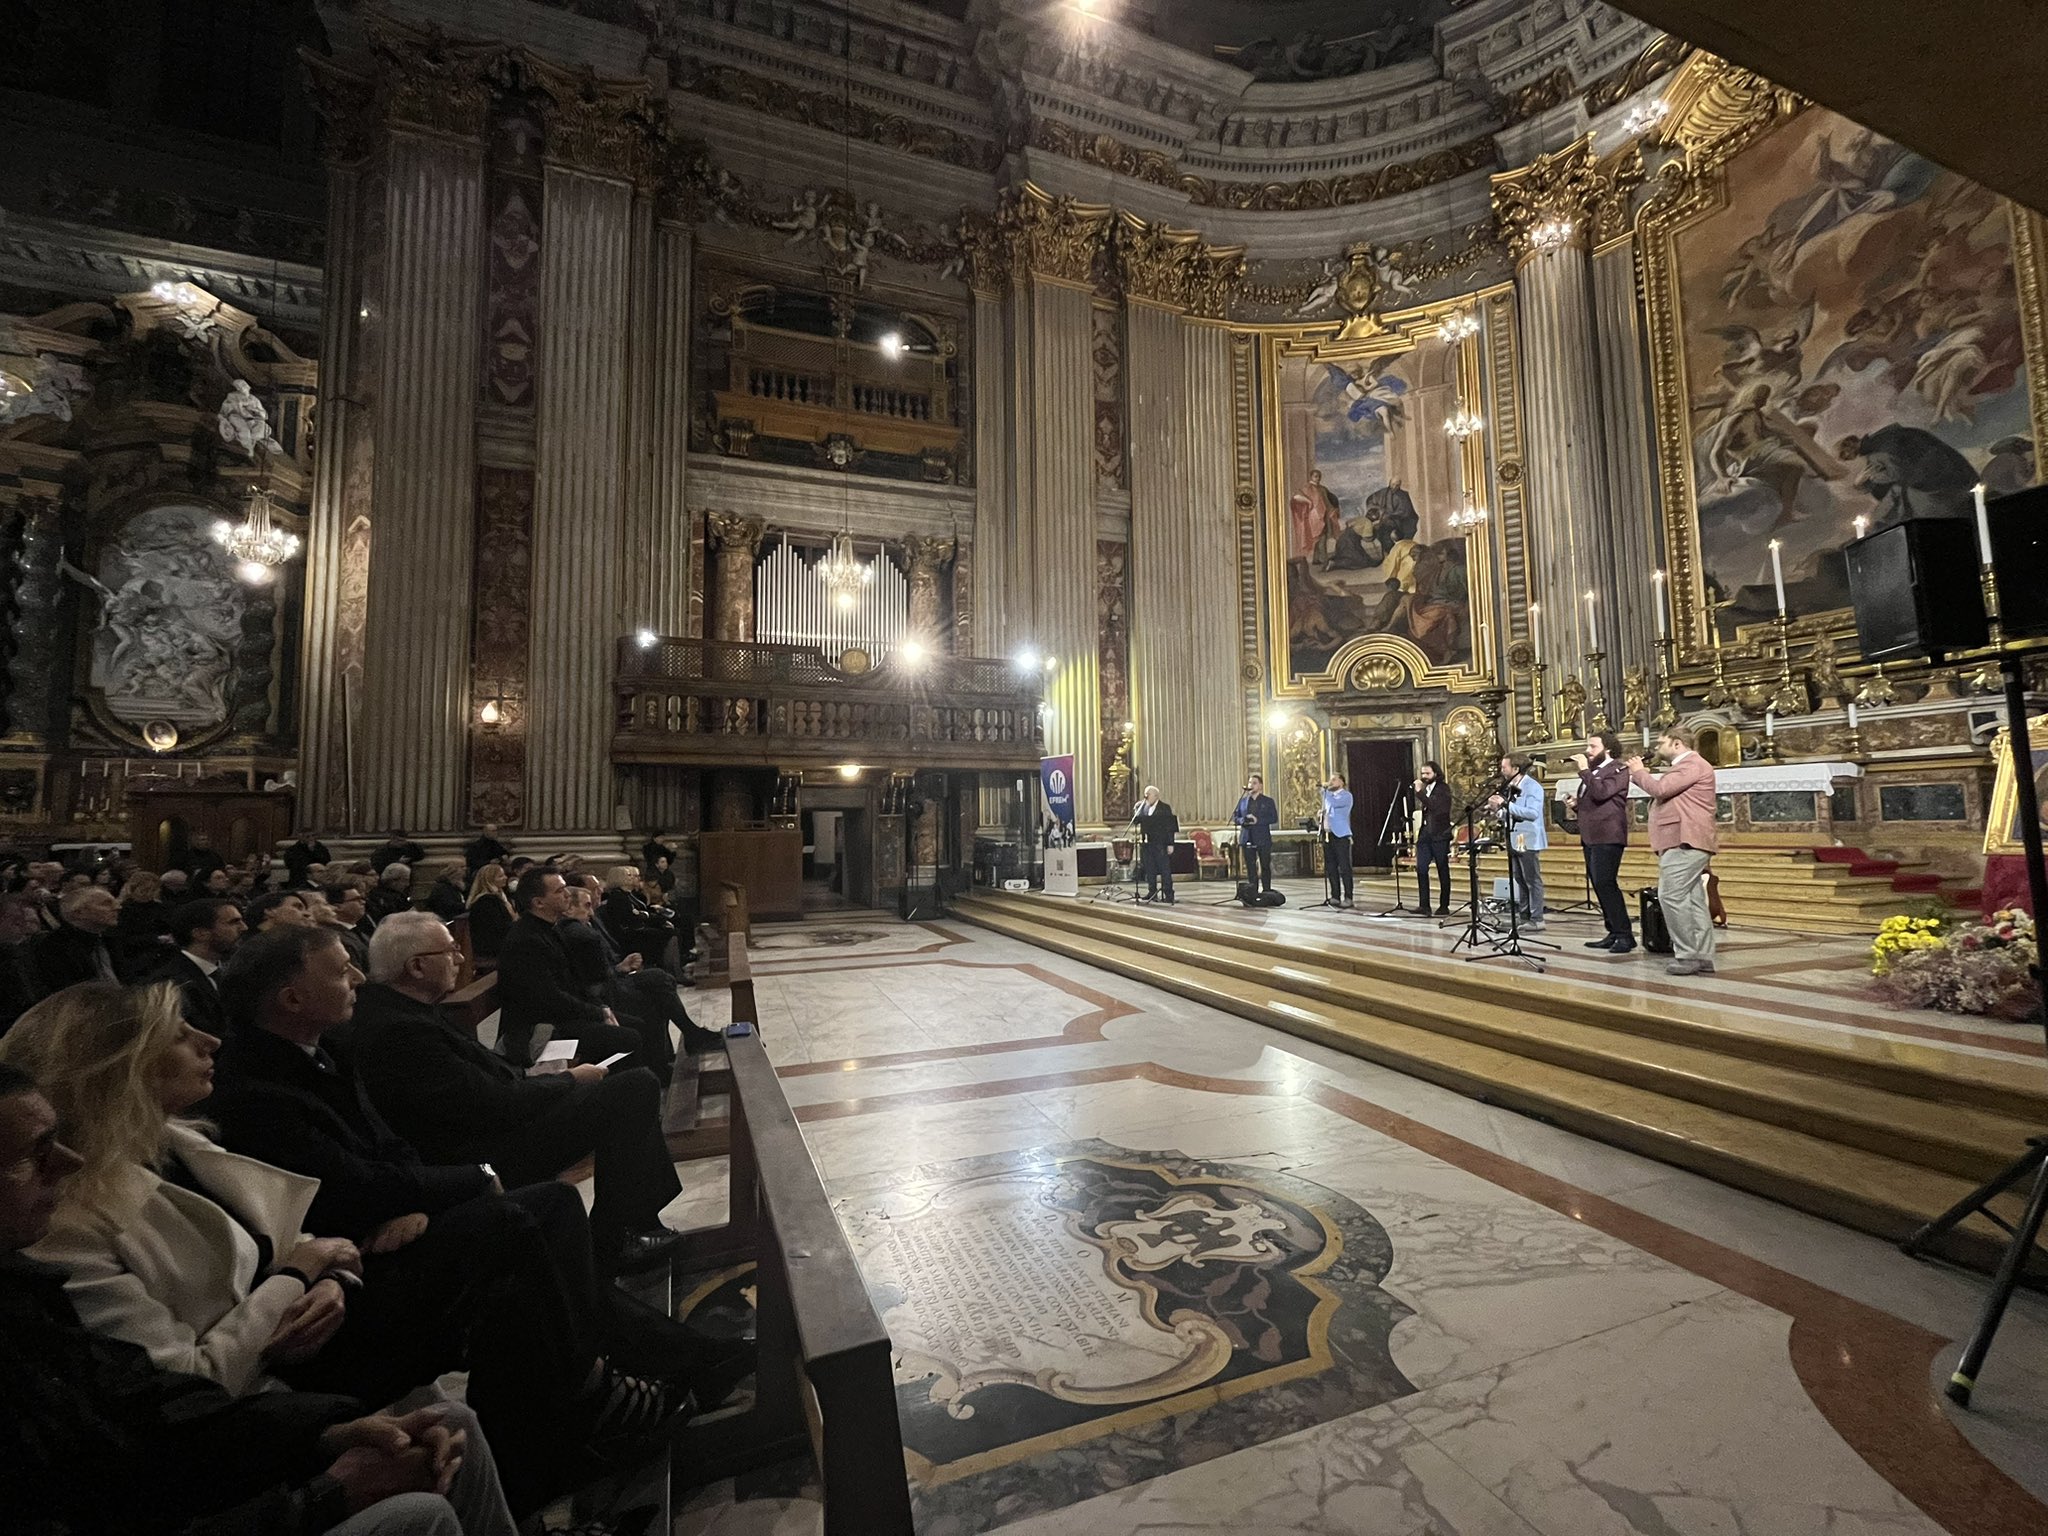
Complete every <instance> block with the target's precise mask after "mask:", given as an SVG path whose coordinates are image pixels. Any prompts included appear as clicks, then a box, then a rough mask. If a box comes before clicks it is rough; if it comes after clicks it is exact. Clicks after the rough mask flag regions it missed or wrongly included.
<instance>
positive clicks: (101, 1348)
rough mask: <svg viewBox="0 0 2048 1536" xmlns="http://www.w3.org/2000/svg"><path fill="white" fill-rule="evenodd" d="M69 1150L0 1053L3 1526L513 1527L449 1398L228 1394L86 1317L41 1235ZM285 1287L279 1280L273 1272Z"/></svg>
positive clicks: (165, 1535) (436, 1531)
mask: <svg viewBox="0 0 2048 1536" xmlns="http://www.w3.org/2000/svg"><path fill="white" fill-rule="evenodd" d="M83 1162H84V1159H82V1158H81V1157H80V1156H79V1154H78V1153H76V1152H74V1151H72V1149H71V1148H70V1147H69V1146H67V1145H66V1144H65V1143H64V1141H62V1140H60V1139H59V1137H58V1120H57V1111H56V1109H55V1108H54V1107H53V1106H52V1105H51V1104H50V1102H49V1100H48V1099H46V1098H45V1097H44V1096H43V1095H42V1094H41V1093H40V1092H39V1091H37V1088H36V1085H35V1082H34V1080H33V1079H32V1078H31V1077H29V1076H28V1074H26V1073H24V1072H22V1071H20V1070H19V1069H18V1068H15V1067H12V1066H5V1065H0V1170H4V1174H5V1176H4V1177H0V1510H4V1511H5V1512H6V1515H5V1518H6V1521H7V1528H8V1529H9V1530H20V1531H24V1532H47V1533H51V1536H57V1533H65V1532H69V1533H76V1536H88V1533H108V1536H112V1533H120V1536H173V1533H184V1536H320V1533H322V1532H330V1531H331V1532H335V1533H336V1536H513V1531H514V1529H515V1527H514V1521H513V1517H512V1512H511V1510H510V1509H509V1508H508V1507H507V1505H506V1502H505V1495H504V1492H503V1490H502V1488H501V1487H500V1486H499V1482H498V1476H497V1469H496V1466H495V1465H494V1463H493V1460H492V1457H491V1452H490V1447H489V1445H488V1443H487V1442H486V1441H485V1439H484V1437H483V1434H482V1432H481V1431H480V1430H479V1429H478V1428H477V1425H476V1418H475V1415H474V1414H473V1413H471V1412H470V1410H469V1409H468V1408H466V1407H464V1406H463V1405H461V1404H459V1403H446V1402H444V1403H436V1404H434V1405H433V1406H431V1407H427V1408H422V1409H420V1410H418V1411H417V1412H415V1413H410V1414H406V1415H404V1416H403V1417H396V1416H393V1415H391V1414H383V1413H380V1414H373V1415H371V1416H370V1417H368V1418H360V1417H357V1415H358V1414H359V1413H360V1411H361V1410H360V1407H359V1405H358V1404H357V1403H355V1402H354V1401H353V1400H352V1399H349V1398H346V1397H336V1396H330V1395H327V1394H316V1393H305V1392H288V1391H273V1392H259V1393H255V1394H253V1395H251V1396H247V1397H235V1396H233V1395H231V1394H230V1393H229V1392H228V1391H226V1390H225V1389H223V1388H222V1387H220V1386H219V1385H217V1384H215V1383H213V1382H211V1381H207V1380H205V1379H203V1378H201V1377H198V1376H193V1375H187V1374H183V1373H180V1372H176V1371H169V1370H165V1369H163V1368H161V1367H160V1366H158V1365H157V1364H155V1363H154V1362H153V1361H152V1360H151V1359H150V1357H149V1355H148V1354H146V1353H145V1352H144V1351H143V1350H142V1349H140V1348H138V1347H136V1346H135V1345H134V1344H132V1343H128V1342H125V1341H123V1340H121V1339H118V1338H112V1337H109V1336H107V1335H105V1334H103V1333H100V1332H97V1331H94V1330H90V1329H88V1328H87V1327H86V1326H85V1325H84V1324H83V1323H81V1322H80V1320H79V1316H78V1312H77V1310H76V1309H75V1307H74V1306H73V1304H72V1300H71V1298H70V1296H68V1295H67V1294H66V1282H67V1279H68V1277H67V1276H66V1274H65V1272H64V1271H63V1270H62V1269H60V1268H56V1267H54V1266H52V1265H50V1264H47V1263H44V1262H41V1261H39V1260H38V1259H35V1258H33V1257H30V1256H29V1255H27V1254H26V1253H24V1251H23V1250H25V1249H28V1248H31V1247H34V1246H36V1245H38V1244H40V1243H42V1242H43V1240H44V1238H45V1236H46V1235H47V1233H48V1231H49V1228H50V1224H51V1218H52V1216H53V1215H54V1214H56V1213H57V1212H59V1211H60V1210H61V1209H63V1207H64V1206H65V1205H66V1204H67V1203H69V1201H70V1199H71V1191H70V1190H69V1189H68V1188H67V1187H66V1185H67V1181H68V1180H69V1179H70V1178H71V1176H72V1175H73V1174H74V1173H75V1172H76V1171H77V1170H78V1169H79V1168H80V1167H81V1165H82V1164H83ZM290 1283H291V1284H292V1285H294V1286H296V1282H290Z"/></svg>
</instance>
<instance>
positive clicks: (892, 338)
mask: <svg viewBox="0 0 2048 1536" xmlns="http://www.w3.org/2000/svg"><path fill="white" fill-rule="evenodd" d="M882 355H883V356H884V357H886V358H888V359H889V360H890V361H891V362H894V361H895V360H896V359H897V358H899V357H901V356H902V355H903V338H902V337H901V336H899V335H897V334H896V333H895V332H894V331H890V332H889V333H888V334H887V335H885V336H883V338H882Z"/></svg>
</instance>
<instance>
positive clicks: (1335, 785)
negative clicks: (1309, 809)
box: [1323, 773, 1351, 907]
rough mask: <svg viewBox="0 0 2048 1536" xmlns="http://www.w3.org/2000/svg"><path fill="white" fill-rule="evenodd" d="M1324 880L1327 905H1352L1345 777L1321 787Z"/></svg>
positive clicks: (1332, 778)
mask: <svg viewBox="0 0 2048 1536" xmlns="http://www.w3.org/2000/svg"><path fill="white" fill-rule="evenodd" d="M1323 878H1324V879H1325V880H1327V881H1328V882H1329V885H1330V905H1331V906H1333V907H1349V906H1350V905H1351V791H1350V790H1348V789H1346V788H1345V787H1344V775H1343V774H1341V773H1333V774H1331V775H1330V777H1329V781H1328V782H1327V783H1325V784H1324V785H1323Z"/></svg>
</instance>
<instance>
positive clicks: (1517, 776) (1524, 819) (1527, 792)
mask: <svg viewBox="0 0 2048 1536" xmlns="http://www.w3.org/2000/svg"><path fill="white" fill-rule="evenodd" d="M1500 773H1501V780H1502V782H1501V787H1500V792H1499V793H1498V794H1496V795H1495V796H1494V797H1493V798H1492V799H1490V800H1488V801H1487V802H1486V803H1487V805H1488V806H1489V807H1491V808H1492V809H1494V810H1497V811H1502V812H1505V814H1506V816H1507V820H1508V859H1509V860H1510V862H1512V863H1513V865H1514V876H1515V881H1514V883H1515V884H1516V885H1519V886H1520V887H1521V889H1520V890H1519V891H1517V892H1516V893H1515V894H1516V897H1517V898H1518V899H1519V900H1520V902H1521V903H1522V910H1523V911H1524V912H1526V913H1527V914H1528V921H1527V922H1525V923H1523V924H1522V926H1523V927H1524V928H1528V929H1532V930H1534V931H1536V932H1539V933H1540V932H1541V931H1542V930H1543V850H1544V849H1545V848H1548V847H1549V846H1550V832H1549V829H1548V828H1547V827H1546V826H1545V825H1544V821H1543V816H1544V811H1545V806H1544V804H1543V786H1542V785H1541V784H1539V783H1538V782H1537V781H1536V776H1535V775H1534V774H1532V773H1530V772H1529V759H1528V758H1526V757H1516V756H1509V755H1504V756H1503V757H1502V758H1501V760H1500Z"/></svg>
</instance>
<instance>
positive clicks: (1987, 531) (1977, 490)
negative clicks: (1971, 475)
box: [1970, 483, 1991, 566]
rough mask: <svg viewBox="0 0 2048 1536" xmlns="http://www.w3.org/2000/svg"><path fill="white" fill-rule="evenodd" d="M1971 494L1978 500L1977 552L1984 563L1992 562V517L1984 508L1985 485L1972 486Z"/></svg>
mask: <svg viewBox="0 0 2048 1536" xmlns="http://www.w3.org/2000/svg"><path fill="white" fill-rule="evenodd" d="M1970 494H1971V495H1972V496H1973V497H1975V498H1976V501H1977V554H1978V557H1979V558H1980V559H1981V561H1982V562H1983V564H1984V565H1986V566H1989V565H1990V564H1991V518H1990V517H1989V515H1988V514H1986V512H1985V510H1984V487H1983V485H1982V484H1981V483H1979V484H1977V485H1973V486H1971V487H1970Z"/></svg>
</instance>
